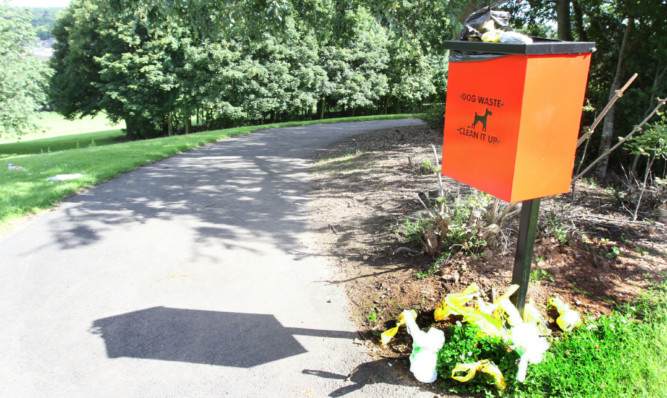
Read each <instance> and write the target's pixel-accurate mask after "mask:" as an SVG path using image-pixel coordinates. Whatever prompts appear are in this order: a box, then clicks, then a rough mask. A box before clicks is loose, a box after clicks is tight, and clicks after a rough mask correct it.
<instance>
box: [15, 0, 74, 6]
mask: <svg viewBox="0 0 667 398" xmlns="http://www.w3.org/2000/svg"><path fill="white" fill-rule="evenodd" d="M69 2H70V0H9V2H8V4H9V5H10V6H17V7H67V6H68V5H69Z"/></svg>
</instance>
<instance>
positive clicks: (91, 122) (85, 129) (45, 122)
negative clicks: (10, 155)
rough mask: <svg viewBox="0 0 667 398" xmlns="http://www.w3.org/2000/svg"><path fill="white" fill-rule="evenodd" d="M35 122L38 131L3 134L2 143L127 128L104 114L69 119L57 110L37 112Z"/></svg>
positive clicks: (122, 123) (0, 139)
mask: <svg viewBox="0 0 667 398" xmlns="http://www.w3.org/2000/svg"><path fill="white" fill-rule="evenodd" d="M35 124H36V125H37V127H38V131H36V132H33V133H30V134H27V135H23V136H21V137H16V136H3V137H0V143H7V142H17V141H21V142H25V141H30V140H39V139H42V138H52V137H57V136H62V135H71V134H81V133H90V132H93V131H104V130H120V129H123V128H125V123H124V122H120V123H111V122H110V121H109V119H107V117H106V116H105V115H103V114H100V115H97V116H86V117H83V118H81V119H75V120H67V119H65V118H64V117H63V116H62V115H59V114H57V113H55V112H36V113H35Z"/></svg>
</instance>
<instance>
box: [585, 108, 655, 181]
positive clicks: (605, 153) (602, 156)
mask: <svg viewBox="0 0 667 398" xmlns="http://www.w3.org/2000/svg"><path fill="white" fill-rule="evenodd" d="M666 101H667V100H665V99H660V98H658V105H657V106H656V107H655V108H653V111H652V112H651V113H650V114H649V115H648V116H646V118H645V119H644V120H642V122H641V123H640V124H639V125H637V126H635V128H634V129H632V131H631V132H630V134H628V135H626V136H625V137H623V139H622V140H620V141H619V142H618V143H617V144H616V145H614V146H613V147H611V148H609V149H607V150H606V151H605V152H604V153H603V154H602V155H600V156H598V158H597V159H595V160H594V161H593V163H591V164H589V165H588V167H586V168H585V169H584V171H582V172H581V173H579V174H577V176H576V177H574V178H573V179H572V182H574V181H577V180H578V179H579V178H581V177H582V176H583V175H584V174H586V173H587V172H588V171H589V170H590V169H592V168H593V166H595V165H596V164H598V163H599V162H600V161H601V160H602V159H604V158H606V157H607V156H609V154H610V153H612V152H613V151H614V150H616V148H618V147H619V146H621V145H623V144H624V143H625V141H627V140H629V139H630V138H632V136H633V135H634V134H635V133H636V132H638V131H640V130H641V129H642V126H644V125H645V124H646V123H647V122H648V121H649V120H650V119H651V118H652V117H653V115H655V113H656V112H657V111H658V110H659V109H660V108H661V107H662V106H663V105H665V102H666Z"/></svg>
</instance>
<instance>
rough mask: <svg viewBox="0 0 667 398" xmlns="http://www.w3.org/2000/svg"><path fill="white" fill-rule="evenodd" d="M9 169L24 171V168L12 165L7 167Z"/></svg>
mask: <svg viewBox="0 0 667 398" xmlns="http://www.w3.org/2000/svg"><path fill="white" fill-rule="evenodd" d="M7 168H8V169H9V170H23V167H21V166H14V165H13V164H11V163H9V164H8V165H7Z"/></svg>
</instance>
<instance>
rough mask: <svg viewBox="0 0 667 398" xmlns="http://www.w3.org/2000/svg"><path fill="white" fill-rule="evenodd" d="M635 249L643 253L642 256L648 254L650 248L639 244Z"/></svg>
mask: <svg viewBox="0 0 667 398" xmlns="http://www.w3.org/2000/svg"><path fill="white" fill-rule="evenodd" d="M635 250H637V251H638V252H639V254H641V255H642V256H647V255H648V254H649V251H648V250H646V249H643V248H641V247H639V246H635Z"/></svg>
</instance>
